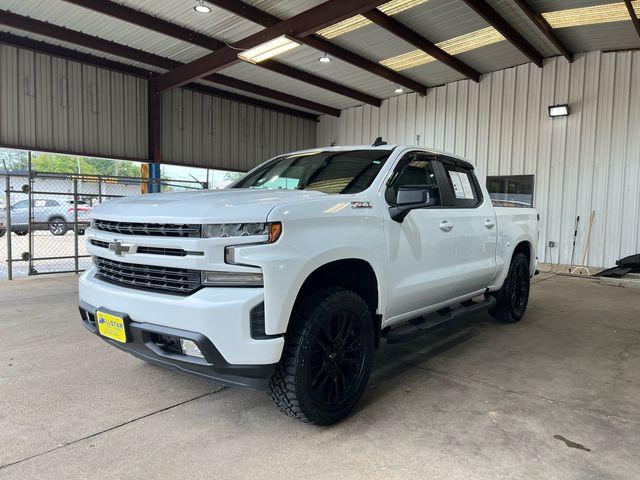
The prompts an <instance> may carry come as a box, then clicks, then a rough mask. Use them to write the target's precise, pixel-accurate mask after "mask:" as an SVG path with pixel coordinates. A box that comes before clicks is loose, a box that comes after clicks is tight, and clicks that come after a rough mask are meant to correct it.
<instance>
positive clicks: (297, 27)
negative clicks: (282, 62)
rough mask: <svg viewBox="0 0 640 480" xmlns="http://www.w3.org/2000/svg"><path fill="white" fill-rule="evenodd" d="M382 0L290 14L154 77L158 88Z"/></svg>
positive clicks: (334, 2)
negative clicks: (250, 49) (262, 28)
mask: <svg viewBox="0 0 640 480" xmlns="http://www.w3.org/2000/svg"><path fill="white" fill-rule="evenodd" d="M384 2H385V0H329V1H327V2H324V3H322V4H320V5H318V6H316V7H313V8H311V9H309V10H306V11H305V12H302V13H300V14H298V15H295V16H294V17H291V18H289V19H287V20H284V21H282V22H279V23H276V24H275V25H271V26H270V27H267V28H265V29H264V30H262V31H260V32H257V33H255V34H253V35H250V36H248V37H246V38H244V39H242V40H240V41H239V42H236V43H235V44H234V45H232V46H225V47H223V48H221V49H219V50H216V51H215V52H213V53H210V54H208V55H205V56H204V57H201V58H199V59H197V60H195V61H193V62H191V63H188V64H186V65H183V66H180V67H178V68H175V69H173V70H171V71H169V72H167V73H165V74H163V75H160V76H159V77H158V92H164V91H166V90H170V89H172V88H176V87H179V86H181V85H184V84H185V83H188V82H191V81H193V80H196V79H198V78H203V77H205V76H207V75H210V74H212V73H214V72H216V71H218V70H220V69H222V68H225V67H228V66H229V65H233V64H234V63H236V62H238V61H239V60H238V56H237V55H238V49H242V50H246V49H249V48H253V47H256V46H258V45H261V44H262V43H265V42H268V41H269V40H273V39H274V38H277V37H279V36H280V35H289V36H291V37H305V36H307V35H311V34H312V33H314V32H315V31H317V30H320V29H322V28H324V27H327V26H329V25H333V24H335V23H337V22H340V21H341V20H344V19H346V18H350V17H352V16H354V15H357V14H359V13H362V12H365V11H367V10H371V9H372V8H375V7H377V6H378V5H380V4H382V3H384Z"/></svg>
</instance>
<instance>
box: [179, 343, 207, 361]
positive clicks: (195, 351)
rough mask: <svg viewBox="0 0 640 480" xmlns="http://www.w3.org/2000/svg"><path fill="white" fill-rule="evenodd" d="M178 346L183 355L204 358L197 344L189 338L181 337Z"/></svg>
mask: <svg viewBox="0 0 640 480" xmlns="http://www.w3.org/2000/svg"><path fill="white" fill-rule="evenodd" d="M180 348H181V349H182V353H183V354H185V355H189V356H191V357H200V358H204V355H203V354H202V352H201V351H200V349H199V348H198V346H197V345H196V344H195V342H193V341H191V340H185V339H184V338H181V339H180Z"/></svg>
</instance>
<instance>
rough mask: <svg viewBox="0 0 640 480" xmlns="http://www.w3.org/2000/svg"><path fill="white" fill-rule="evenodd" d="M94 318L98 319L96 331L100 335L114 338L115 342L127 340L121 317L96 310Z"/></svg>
mask: <svg viewBox="0 0 640 480" xmlns="http://www.w3.org/2000/svg"><path fill="white" fill-rule="evenodd" d="M96 320H97V321H98V331H99V332H100V335H102V336H104V337H107V338H110V339H112V340H115V341H116V342H120V343H126V342H127V334H126V332H125V330H124V320H123V319H122V318H121V317H118V316H116V315H111V314H110V313H105V312H96Z"/></svg>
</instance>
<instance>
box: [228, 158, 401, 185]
mask: <svg viewBox="0 0 640 480" xmlns="http://www.w3.org/2000/svg"><path fill="white" fill-rule="evenodd" d="M390 154H391V151H390V150H349V151H339V152H335V151H331V152H327V151H325V152H323V151H315V152H308V153H300V154H294V155H285V156H282V157H278V158H276V159H274V160H272V161H271V162H268V163H266V164H265V165H263V166H261V167H259V168H258V169H257V170H256V171H255V172H252V173H248V174H247V175H245V176H244V177H242V178H241V179H240V180H238V181H237V182H236V183H235V184H233V185H232V186H231V188H274V189H287V190H317V191H320V192H323V193H359V192H362V191H363V190H365V189H366V188H368V187H369V185H371V183H372V182H373V179H374V178H376V175H377V174H378V172H379V171H380V169H381V168H382V166H383V165H384V162H385V161H386V160H387V158H389V155H390Z"/></svg>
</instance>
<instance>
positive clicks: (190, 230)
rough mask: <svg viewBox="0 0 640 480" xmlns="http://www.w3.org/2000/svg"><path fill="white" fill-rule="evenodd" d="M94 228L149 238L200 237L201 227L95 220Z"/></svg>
mask: <svg viewBox="0 0 640 480" xmlns="http://www.w3.org/2000/svg"><path fill="white" fill-rule="evenodd" d="M94 227H95V228H96V229H97V230H102V231H103V232H109V233H117V234H119V235H143V236H148V237H200V225H188V224H177V223H166V224H163V223H131V222H112V221H110V220H98V219H96V220H94Z"/></svg>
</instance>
